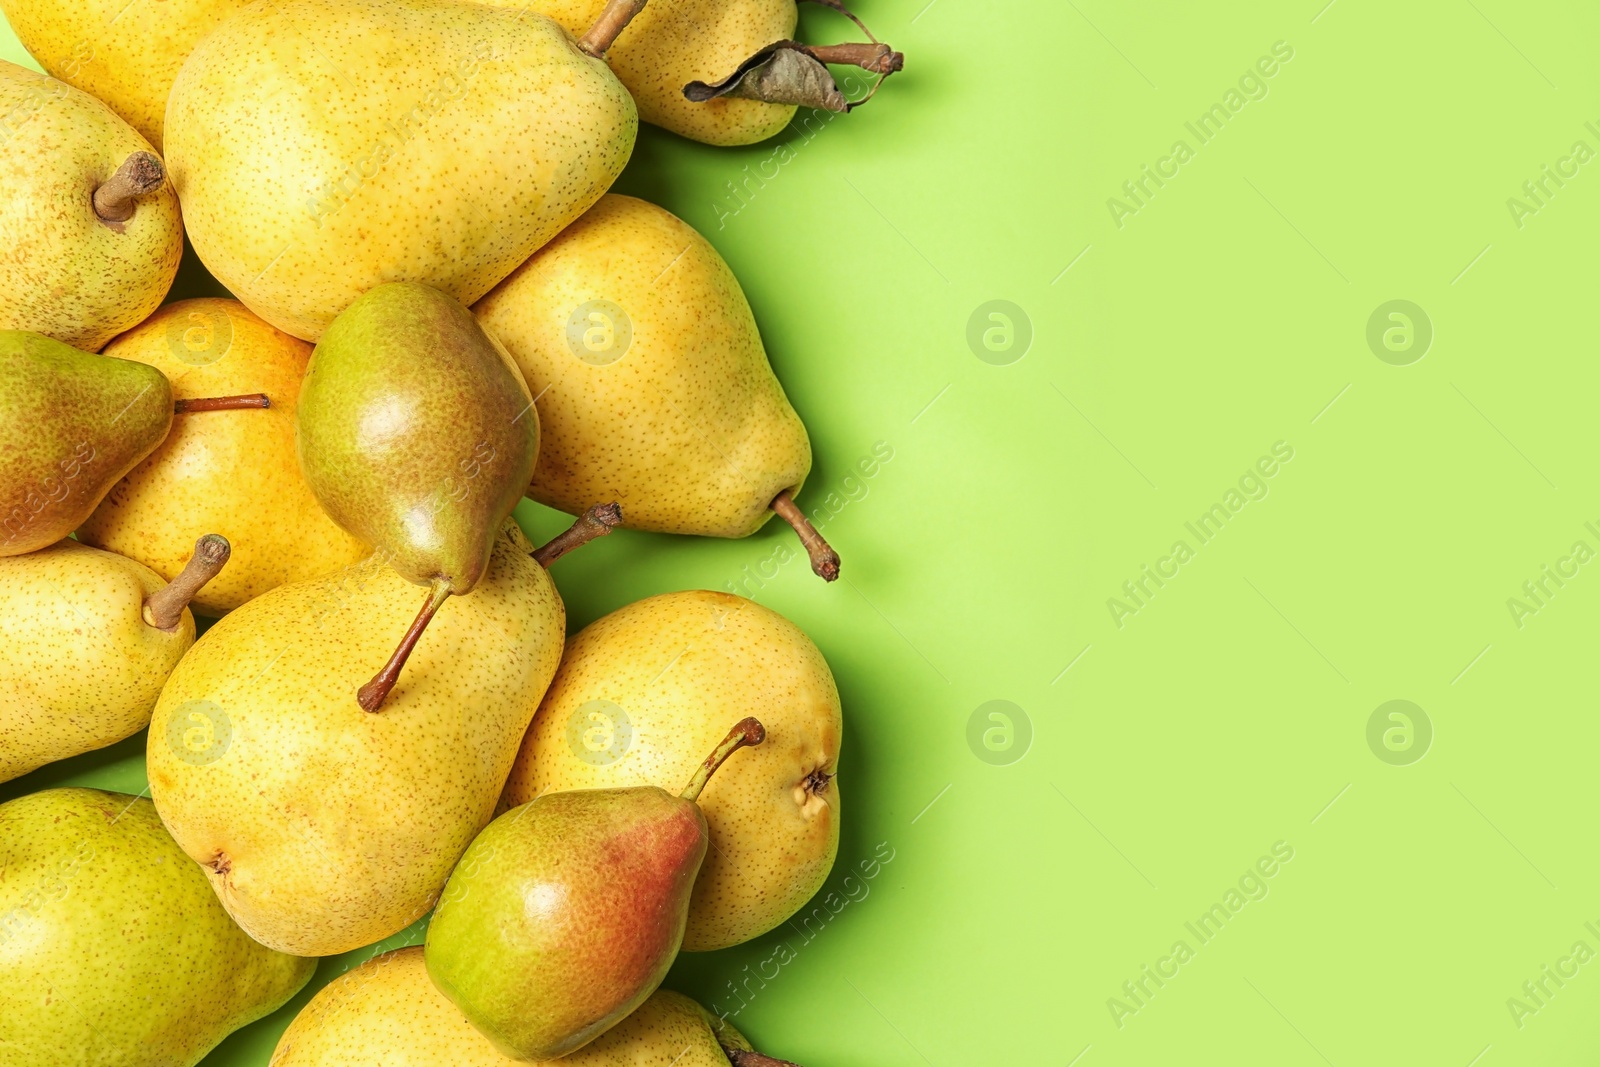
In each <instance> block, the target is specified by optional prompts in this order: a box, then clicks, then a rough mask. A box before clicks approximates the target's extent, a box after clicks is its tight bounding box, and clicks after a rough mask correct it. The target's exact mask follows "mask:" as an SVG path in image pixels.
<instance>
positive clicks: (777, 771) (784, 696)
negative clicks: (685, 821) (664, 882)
mask: <svg viewBox="0 0 1600 1067" xmlns="http://www.w3.org/2000/svg"><path fill="white" fill-rule="evenodd" d="M746 715H757V716H759V717H760V719H761V722H762V724H763V725H764V726H765V727H766V733H767V737H766V741H765V742H764V743H762V744H761V745H760V746H758V747H756V748H751V749H747V750H746V751H744V752H742V753H741V754H740V756H739V758H738V759H736V760H729V761H728V762H727V763H726V764H725V765H724V766H723V767H722V768H721V769H720V770H718V771H717V773H716V774H715V775H714V776H712V778H711V781H710V783H709V784H708V785H707V786H706V788H705V791H704V792H703V793H702V794H701V795H700V808H701V810H702V811H703V812H705V817H706V823H707V825H708V826H709V827H710V831H711V848H710V849H709V850H708V851H707V852H706V858H705V864H704V866H702V867H701V868H700V876H699V879H698V880H697V881H696V882H695V887H694V896H693V898H692V899H691V901H690V904H689V925H688V929H687V931H686V933H685V934H684V938H683V947H684V949H685V950H687V951H691V952H704V951H710V950H712V949H719V948H726V947H728V946H729V945H737V944H739V943H740V942H742V941H748V940H749V939H750V938H752V937H755V936H757V935H758V934H762V933H765V932H766V931H768V930H770V929H772V928H773V927H775V926H777V925H778V924H779V923H781V922H783V921H784V920H785V919H787V918H788V917H789V916H791V915H793V914H794V913H795V911H796V910H797V909H798V908H799V907H800V906H801V905H802V904H804V903H805V902H806V901H807V900H809V899H810V898H811V896H812V895H813V894H815V893H816V891H817V890H818V889H820V888H821V886H822V883H823V882H824V881H825V880H826V878H827V876H828V872H829V870H831V869H832V867H833V860H834V856H835V855H836V854H837V852H838V850H839V814H840V807H839V783H838V780H837V777H836V774H837V767H838V761H839V742H840V735H841V733H842V731H843V717H842V712H841V711H840V707H839V692H838V689H837V688H836V687H835V685H834V681H833V674H832V673H831V672H830V671H829V670H828V664H827V662H826V661H825V660H824V659H823V658H822V653H821V652H820V651H818V649H817V646H816V645H814V644H813V643H812V642H811V639H810V638H809V637H807V636H806V635H805V634H804V633H802V632H801V631H800V628H799V627H797V626H795V625H794V624H793V623H792V622H790V621H789V620H787V619H785V618H784V617H783V616H781V615H779V614H778V613H777V612H775V611H772V610H771V609H769V608H764V607H762V606H761V605H760V604H756V603H754V602H752V601H749V600H746V599H744V598H743V597H737V596H732V595H730V594H727V593H713V592H708V591H705V590H699V591H692V592H682V593H665V594H662V595H660V596H654V597H650V598H649V599H646V600H641V601H638V602H636V603H633V604H629V605H628V606H627V607H624V608H621V609H619V610H617V611H614V612H612V613H611V614H610V615H607V616H605V617H604V618H602V619H599V620H598V621H596V622H593V623H590V624H589V625H588V626H586V627H585V628H584V629H583V630H582V631H581V632H579V633H578V634H577V635H576V636H575V637H573V638H572V640H571V641H570V642H569V643H568V644H567V650H566V654H565V655H564V656H563V658H562V661H561V669H560V670H559V671H557V672H556V677H555V681H553V682H552V683H551V684H550V689H549V691H548V692H547V693H546V694H545V698H544V702H543V703H542V704H541V705H540V707H539V714H538V715H537V716H536V717H535V719H534V721H533V725H532V726H531V727H530V728H529V729H528V735H527V737H526V738H525V739H524V740H523V743H522V751H521V753H520V754H519V755H518V757H517V763H516V766H515V768H513V770H512V772H511V777H510V779H509V780H508V781H507V782H506V789H505V796H504V798H503V799H502V807H503V809H510V808H512V807H515V806H517V805H520V804H523V803H526V802H527V801H529V800H532V799H533V798H534V797H536V796H538V795H539V794H541V793H544V792H548V791H552V790H563V789H614V788H617V787H621V786H636V785H656V786H661V787H662V788H673V789H675V788H678V787H676V786H673V785H672V783H673V782H677V781H679V780H680V779H681V780H684V781H687V780H688V779H689V776H690V775H691V774H692V773H693V771H694V769H695V767H696V765H698V764H699V763H700V761H701V760H702V759H704V758H705V753H706V752H708V751H710V750H711V749H712V748H713V747H715V746H716V744H717V743H718V742H719V741H720V740H722V738H723V736H724V735H725V734H726V733H727V724H728V723H730V722H737V721H739V719H741V718H742V717H743V716H746Z"/></svg>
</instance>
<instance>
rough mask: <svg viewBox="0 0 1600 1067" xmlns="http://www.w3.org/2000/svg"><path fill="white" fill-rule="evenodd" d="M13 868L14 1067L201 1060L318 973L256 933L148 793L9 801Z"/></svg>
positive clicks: (0, 824)
mask: <svg viewBox="0 0 1600 1067" xmlns="http://www.w3.org/2000/svg"><path fill="white" fill-rule="evenodd" d="M0 871H4V872H5V877H3V878H0V1060H3V1061H4V1062H5V1063H7V1064H15V1065H17V1067H34V1065H40V1067H43V1065H45V1064H48V1065H50V1067H191V1065H193V1064H196V1063H198V1062H200V1060H201V1059H202V1058H203V1057H204V1056H205V1054H206V1053H207V1052H209V1051H211V1049H212V1048H213V1047H215V1046H216V1044H217V1043H218V1042H219V1041H221V1040H222V1039H223V1038H224V1037H226V1036H227V1035H228V1034H230V1033H232V1032H233V1031H234V1030H237V1029H238V1028H239V1027H241V1026H243V1025H245V1024H246V1023H249V1022H253V1021H254V1020H256V1019H259V1018H261V1017H262V1016H264V1015H267V1014H269V1013H271V1012H273V1011H276V1010H277V1009H278V1008H279V1007H280V1006H281V1005H282V1004H284V1003H285V1002H286V1001H287V1000H288V999H289V998H290V997H292V996H293V995H294V994H295V993H296V992H298V991H299V989H300V987H302V986H304V985H305V984H306V982H307V981H309V980H310V978H311V974H312V972H313V971H314V970H316V961H315V960H309V959H296V958H295V957H293V956H286V955H283V954H282V953H278V952H273V951H272V950H271V949H268V948H263V947H262V946H261V945H258V944H256V943H255V942H254V941H252V940H250V938H248V937H247V936H245V933H244V931H243V930H241V929H239V928H238V927H237V926H235V925H234V923H233V920H231V919H229V918H228V914H227V912H225V911H223V910H222V907H221V906H220V905H219V904H218V903H217V901H216V898H215V897H213V896H212V895H211V891H210V890H209V889H208V888H207V887H206V880H205V878H204V877H203V876H202V875H201V873H200V869H199V868H198V867H196V866H195V865H194V864H193V863H190V862H189V859H188V857H186V856H184V854H183V853H182V852H181V851H180V850H179V849H178V846H177V845H175V844H174V843H173V841H172V838H170V837H168V836H167V832H166V831H165V830H163V829H162V828H161V822H160V820H159V819H158V818H156V813H155V809H154V808H153V807H152V806H151V804H150V801H148V800H145V799H143V798H140V797H130V796H123V795H122V794H120V793H103V792H101V791H99V790H96V789H48V790H45V791H44V792H42V793H33V794H31V795H29V796H25V797H19V798H18V799H16V800H12V801H9V802H7V803H5V804H0Z"/></svg>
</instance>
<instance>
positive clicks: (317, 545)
mask: <svg viewBox="0 0 1600 1067" xmlns="http://www.w3.org/2000/svg"><path fill="white" fill-rule="evenodd" d="M104 354H105V355H108V356H117V357H119V358H121V359H129V360H134V361H136V362H139V363H146V364H149V365H150V366H153V367H155V368H156V369H157V370H159V371H161V373H162V374H164V375H166V377H167V378H168V380H169V381H171V382H172V395H173V396H174V397H176V398H177V399H179V400H189V399H194V398H198V397H220V396H237V395H241V394H246V393H265V394H266V395H267V398H268V400H269V402H270V403H271V407H269V408H267V409H266V410H262V411H252V410H245V411H211V412H194V413H191V414H185V415H179V416H178V417H177V418H176V419H174V420H173V423H172V430H171V432H170V433H168V434H167V439H166V440H165V441H163V442H162V443H161V444H160V445H158V446H157V447H156V450H155V451H154V452H152V453H151V454H150V455H149V456H148V457H146V458H145V460H144V461H143V462H141V463H140V464H139V465H138V466H137V467H135V468H134V469H133V470H132V471H130V472H129V473H128V474H127V476H125V477H124V478H123V479H122V480H121V481H120V482H118V483H117V484H116V485H115V486H114V487H113V488H112V490H111V492H110V493H109V494H108V495H107V496H106V498H105V499H104V500H103V501H101V503H100V506H99V508H97V509H96V510H95V513H94V514H93V515H92V516H90V518H89V521H88V522H86V523H84V524H83V525H82V526H81V527H79V529H78V539H79V540H80V541H84V542H86V543H88V544H92V545H95V546H97V547H100V548H106V549H110V550H111V551H113V552H120V553H121V554H123V555H125V556H130V557H132V558H133V559H136V560H138V561H139V562H141V563H143V564H145V565H146V566H148V567H150V568H151V569H152V570H154V571H155V572H156V573H157V574H160V575H162V576H163V577H165V578H168V579H170V578H172V577H174V576H176V575H177V573H178V572H179V571H180V570H182V568H183V564H184V561H185V560H186V559H187V558H188V553H189V551H190V550H191V549H192V548H193V541H192V538H193V534H192V533H191V531H193V530H197V529H203V530H214V531H216V532H217V533H220V534H222V535H223V536H224V537H226V538H227V539H228V541H229V543H230V544H232V546H233V557H232V559H230V560H229V562H228V566H227V568H226V569H225V570H224V571H223V572H222V573H221V574H219V575H218V576H217V577H216V578H215V579H213V580H212V581H211V582H210V583H209V584H208V585H207V586H206V587H205V588H204V589H202V590H201V591H200V593H199V594H198V595H197V596H196V597H195V599H194V609H195V610H196V611H197V612H199V613H200V614H202V615H222V614H224V613H226V612H229V611H232V610H233V609H234V608H237V607H238V606H239V605H241V604H243V603H245V602H246V601H248V600H252V599H254V598H255V597H258V596H260V595H261V594H262V593H265V592H267V591H268V590H269V589H275V588H277V587H278V586H280V585H287V584H289V583H290V582H299V581H304V580H305V579H308V578H316V577H320V576H322V575H325V574H331V573H333V572H334V571H337V570H340V569H342V568H344V567H348V566H350V565H351V564H353V563H356V562H358V561H359V560H361V559H363V558H365V557H366V556H367V554H368V553H369V552H371V549H369V548H367V547H366V546H365V545H363V544H362V543H361V542H360V541H358V540H356V539H355V538H354V537H352V536H351V535H350V534H347V533H345V532H344V531H343V530H341V529H340V528H339V527H338V526H336V525H335V524H334V522H333V520H332V519H330V518H328V516H327V513H326V512H324V511H323V510H322V507H321V505H319V504H318V503H317V500H316V497H314V496H312V495H311V487H310V486H308V485H307V484H306V480H305V478H304V477H302V476H301V474H300V463H299V460H298V458H297V457H296V455H295V437H294V435H295V408H296V405H297V402H298V399H299V396H300V382H301V380H302V379H303V378H304V377H305V372H306V364H307V362H308V361H309V360H310V358H311V346H310V345H308V344H306V343H305V342H304V341H301V340H299V339H298V338H294V337H290V336H289V335H288V334H286V333H282V332H281V331H279V330H276V329H274V328H273V327H272V326H271V325H269V324H268V323H266V322H263V321H262V320H261V319H259V318H257V317H256V316H255V315H253V314H251V313H250V309H248V308H246V307H245V306H244V305H243V304H241V303H239V302H238V301H237V300H219V299H214V298H205V299H200V300H180V301H178V302H177V303H173V304H167V305H166V306H164V307H162V308H161V309H160V310H159V311H157V312H156V313H155V314H154V315H152V316H150V318H148V319H146V320H145V321H144V322H142V323H140V324H139V325H138V326H136V327H134V328H133V329H132V330H129V331H128V332H127V333H125V334H123V335H121V336H120V337H118V338H117V339H116V340H114V341H112V342H111V344H110V345H108V346H107V347H106V349H105V353H104Z"/></svg>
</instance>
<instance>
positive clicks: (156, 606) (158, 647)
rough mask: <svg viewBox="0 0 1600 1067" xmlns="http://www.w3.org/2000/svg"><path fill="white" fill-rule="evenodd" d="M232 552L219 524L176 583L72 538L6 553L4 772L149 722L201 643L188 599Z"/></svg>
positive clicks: (8, 774)
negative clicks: (182, 662)
mask: <svg viewBox="0 0 1600 1067" xmlns="http://www.w3.org/2000/svg"><path fill="white" fill-rule="evenodd" d="M227 562H228V542H227V540H226V539H224V538H222V537H219V536H217V535H216V534H208V535H206V536H205V537H202V538H200V540H199V541H198V542H196V543H195V544H194V546H193V554H192V556H191V558H190V559H188V560H187V561H185V565H184V567H183V569H182V570H181V571H180V573H179V574H178V575H177V577H176V579H175V580H174V581H173V582H171V583H170V584H169V583H167V582H166V581H164V580H163V579H162V578H161V576H160V575H158V574H156V573H155V572H154V571H152V570H151V569H150V568H149V567H146V566H145V565H144V564H142V563H138V562H135V561H134V560H131V559H128V558H126V557H125V556H119V555H117V554H116V553H114V552H103V551H101V550H100V549H98V548H90V547H89V546H87V545H81V544H79V543H78V542H76V541H70V540H68V541H61V542H59V543H58V544H54V545H51V546H50V547H49V548H42V549H40V550H39V551H37V552H32V553H29V554H28V555H26V556H6V557H0V782H6V781H10V780H11V779H13V778H15V777H17V776H18V775H21V774H26V773H27V772H29V771H31V770H33V769H34V768H35V767H42V766H44V765H45V764H46V763H51V762H53V761H55V760H58V759H66V758H67V757H68V756H76V755H78V754H79V753H81V752H90V751H93V750H94V749H97V748H104V747H105V746H107V745H111V744H115V743H116V742H118V741H121V740H122V739H123V738H125V737H130V736H132V735H133V734H135V733H137V732H139V731H140V730H142V729H143V728H144V726H145V724H147V723H148V722H149V721H150V713H151V711H152V709H154V708H155V706H156V698H157V697H158V696H160V695H161V687H162V685H163V684H165V682H166V680H167V676H168V675H170V674H171V673H172V669H173V668H174V667H176V666H177V665H178V660H179V659H181V658H182V657H183V654H184V653H185V652H187V651H188V650H189V646H190V645H193V644H194V616H193V615H192V614H190V612H189V608H188V604H189V601H190V600H191V599H193V597H194V595H195V593H196V591H197V590H198V589H200V588H201V587H202V586H204V585H205V583H206V582H207V581H209V580H210V579H211V578H213V577H215V576H216V574H217V572H218V571H219V570H221V569H222V566H223V564H225V563H227Z"/></svg>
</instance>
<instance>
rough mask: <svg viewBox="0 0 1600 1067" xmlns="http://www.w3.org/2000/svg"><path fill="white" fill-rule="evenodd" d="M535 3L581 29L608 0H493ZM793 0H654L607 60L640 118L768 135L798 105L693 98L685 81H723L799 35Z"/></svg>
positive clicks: (708, 133)
mask: <svg viewBox="0 0 1600 1067" xmlns="http://www.w3.org/2000/svg"><path fill="white" fill-rule="evenodd" d="M490 2H491V3H494V4H496V5H497V6H500V7H514V8H521V7H532V9H533V10H535V11H537V12H539V13H540V14H543V15H548V16H550V17H551V18H553V19H555V20H556V21H557V22H559V23H561V25H563V26H565V27H566V28H567V29H568V30H569V31H571V32H572V33H573V34H574V35H581V34H582V33H583V32H584V30H586V29H587V28H588V27H589V26H591V25H593V23H594V20H595V19H596V18H597V17H599V15H600V12H601V11H603V10H604V9H605V6H606V0H532V3H531V4H530V3H529V2H528V0H490ZM797 19H798V15H797V12H796V10H795V4H794V0H743V2H741V3H728V2H727V0H650V2H649V3H648V4H646V5H645V9H644V10H643V11H641V12H639V14H638V15H636V16H634V19H633V21H632V22H630V23H628V27H627V29H625V30H623V31H622V33H621V35H619V36H618V37H617V41H616V43H615V44H613V45H612V46H611V48H610V50H609V51H608V52H606V59H607V61H608V62H609V63H610V64H611V69H612V70H614V71H616V72H617V77H618V78H620V79H621V80H622V84H623V85H626V86H627V87H628V91H629V92H630V93H632V94H633V99H634V101H635V102H637V103H638V105H639V117H640V118H641V119H643V120H644V121H646V122H650V123H654V124H655V125H657V126H663V127H665V128H667V129H669V130H671V131H672V132H673V133H677V134H682V135H683V136H685V137H691V138H693V139H694V140H696V141H701V142H703V143H705V144H715V145H741V144H754V143H755V142H757V141H764V140H766V139H767V138H768V137H771V136H773V135H775V134H777V133H780V132H781V131H782V130H783V128H784V127H785V126H787V125H789V120H790V119H792V118H793V117H794V112H795V108H794V105H792V104H767V103H763V102H761V101H759V100H741V99H736V98H732V97H723V98H720V99H716V100H708V101H706V102H705V103H702V104H696V103H691V102H690V101H689V100H688V99H687V98H685V97H684V95H683V87H684V86H685V85H687V84H689V83H690V82H692V81H702V82H718V81H721V80H722V79H723V78H726V77H727V76H728V75H730V74H732V73H733V72H734V70H736V69H737V68H738V66H739V64H740V63H742V62H744V60H745V59H746V58H747V57H749V56H752V55H754V54H755V53H756V52H758V51H759V50H761V49H762V48H765V47H766V46H767V45H769V44H772V43H773V42H774V41H783V40H788V39H789V38H792V37H793V36H794V28H795V22H796V21H797Z"/></svg>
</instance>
